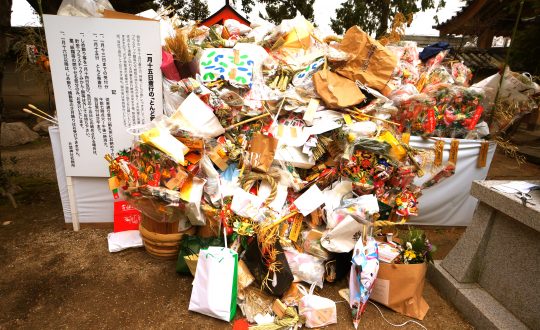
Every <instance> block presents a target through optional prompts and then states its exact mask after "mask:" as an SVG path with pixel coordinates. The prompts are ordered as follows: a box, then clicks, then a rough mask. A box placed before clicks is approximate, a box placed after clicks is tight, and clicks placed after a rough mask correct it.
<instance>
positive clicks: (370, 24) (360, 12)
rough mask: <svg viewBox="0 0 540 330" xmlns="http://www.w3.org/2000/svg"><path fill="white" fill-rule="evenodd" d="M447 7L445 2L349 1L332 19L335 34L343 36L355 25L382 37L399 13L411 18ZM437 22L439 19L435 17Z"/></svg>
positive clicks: (411, 0)
mask: <svg viewBox="0 0 540 330" xmlns="http://www.w3.org/2000/svg"><path fill="white" fill-rule="evenodd" d="M444 5H445V0H422V1H416V0H347V1H345V2H344V3H342V4H341V6H340V7H339V8H338V9H337V10H336V15H335V17H336V18H335V19H331V27H332V30H334V32H336V33H338V34H343V33H344V32H345V31H346V30H347V29H348V28H349V27H351V26H353V25H358V26H360V27H361V28H362V29H363V30H364V31H366V32H367V33H369V34H373V33H376V35H377V38H380V37H382V36H383V35H384V34H385V33H386V32H387V30H388V26H389V24H390V22H392V21H393V20H394V16H395V15H396V14H397V13H402V14H403V15H405V17H409V16H410V15H412V14H415V13H417V12H419V11H424V10H427V9H432V8H436V9H437V10H438V9H440V8H442V7H443V6H444ZM435 19H436V20H437V17H435Z"/></svg>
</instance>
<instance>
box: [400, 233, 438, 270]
mask: <svg viewBox="0 0 540 330" xmlns="http://www.w3.org/2000/svg"><path fill="white" fill-rule="evenodd" d="M400 234H401V233H400ZM399 238H400V239H401V247H402V250H401V261H402V263H404V264H421V263H424V262H433V256H432V253H433V252H435V251H436V250H437V247H436V246H435V245H433V244H431V242H430V241H429V240H428V239H427V237H426V234H425V233H424V231H423V230H420V229H416V228H411V227H409V230H408V231H406V232H405V234H403V235H399Z"/></svg>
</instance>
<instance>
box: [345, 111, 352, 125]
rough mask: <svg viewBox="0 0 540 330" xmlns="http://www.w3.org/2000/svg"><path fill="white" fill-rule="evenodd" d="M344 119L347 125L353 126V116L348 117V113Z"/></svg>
mask: <svg viewBox="0 0 540 330" xmlns="http://www.w3.org/2000/svg"><path fill="white" fill-rule="evenodd" d="M343 119H344V120H345V124H347V125H350V124H352V119H351V115H348V114H346V113H344V114H343Z"/></svg>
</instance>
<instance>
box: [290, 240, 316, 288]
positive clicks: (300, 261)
mask: <svg viewBox="0 0 540 330" xmlns="http://www.w3.org/2000/svg"><path fill="white" fill-rule="evenodd" d="M284 250H285V256H286V257H287V262H288V263H289V266H290V267H291V271H292V273H293V275H294V276H295V278H296V279H298V280H300V281H304V282H307V283H309V284H315V285H317V286H318V287H319V288H321V289H322V287H323V283H324V265H323V261H322V260H321V259H319V258H316V257H314V256H312V255H309V254H306V253H300V252H298V251H297V250H296V249H294V248H284Z"/></svg>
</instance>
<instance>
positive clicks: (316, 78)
mask: <svg viewBox="0 0 540 330" xmlns="http://www.w3.org/2000/svg"><path fill="white" fill-rule="evenodd" d="M313 84H314V85H315V90H316V91H317V94H319V95H320V97H321V99H322V100H323V101H324V104H326V106H327V107H328V108H330V109H337V108H346V107H350V106H353V105H355V104H358V103H360V102H362V101H363V100H364V99H365V98H366V96H365V95H364V94H363V93H362V92H361V91H360V89H359V88H358V87H357V86H356V84H355V82H354V81H352V80H350V79H347V78H345V77H342V76H340V75H338V74H336V73H334V72H332V71H329V70H321V71H317V72H316V73H315V74H314V75H313Z"/></svg>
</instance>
